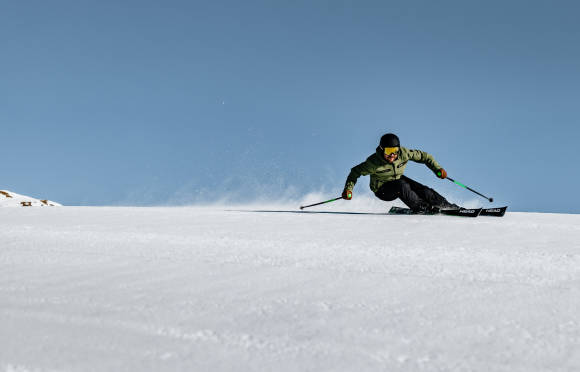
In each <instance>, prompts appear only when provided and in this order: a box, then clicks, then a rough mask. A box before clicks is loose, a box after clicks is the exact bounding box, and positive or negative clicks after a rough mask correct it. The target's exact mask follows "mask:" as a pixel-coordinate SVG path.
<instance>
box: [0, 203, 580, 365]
mask: <svg viewBox="0 0 580 372" xmlns="http://www.w3.org/2000/svg"><path fill="white" fill-rule="evenodd" d="M352 206H357V204H356V203H354V204H353V203H352V202H351V204H348V202H343V201H340V202H339V203H335V204H334V205H327V206H323V207H317V208H314V209H312V210H311V212H316V211H325V212H328V211H334V212H338V211H341V210H349V208H354V207H352ZM359 206H360V204H359ZM296 207H297V205H291V206H277V207H276V206H275V207H272V206H258V207H256V206H251V207H240V206H235V207H231V206H230V207H215V206H214V207H203V208H202V207H188V208H89V207H63V208H3V209H0V221H1V224H2V226H1V228H0V268H1V269H0V292H1V293H0V371H522V372H523V371H525V372H530V371H579V370H580V216H579V215H558V214H534V213H508V214H507V215H506V216H505V217H504V218H493V217H479V218H476V219H469V218H461V217H446V216H387V215H378V214H343V213H297V212H298V211H297V208H296ZM386 208H387V205H386V204H381V207H380V209H378V210H377V208H374V207H373V208H370V211H371V212H378V211H384V210H385V209H386ZM362 211H364V209H363V210H362Z"/></svg>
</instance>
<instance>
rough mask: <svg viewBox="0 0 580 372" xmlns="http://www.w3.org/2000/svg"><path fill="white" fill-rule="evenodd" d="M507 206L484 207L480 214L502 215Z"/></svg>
mask: <svg viewBox="0 0 580 372" xmlns="http://www.w3.org/2000/svg"><path fill="white" fill-rule="evenodd" d="M507 208H508V207H507V206H506V207H500V208H485V209H482V210H481V213H480V214H479V215H480V216H491V217H503V215H504V214H505V211H506V209H507Z"/></svg>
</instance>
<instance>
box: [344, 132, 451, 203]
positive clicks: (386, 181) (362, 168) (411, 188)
mask: <svg viewBox="0 0 580 372" xmlns="http://www.w3.org/2000/svg"><path fill="white" fill-rule="evenodd" d="M409 160H412V161H414V162H417V163H423V164H425V165H426V166H427V167H428V168H429V169H431V170H432V171H433V172H434V173H435V175H436V176H437V177H439V178H441V179H444V178H446V177H447V172H445V169H443V167H441V166H440V165H439V163H437V162H436V161H435V159H434V158H433V156H432V155H430V154H428V153H426V152H424V151H420V150H410V149H407V148H405V147H402V146H401V145H400V142H399V137H397V136H396V135H394V134H392V133H387V134H385V135H384V136H382V137H381V141H380V143H379V146H378V147H377V150H376V152H375V153H374V154H372V155H371V156H369V157H368V158H367V160H366V161H364V162H363V163H360V164H359V165H357V166H355V167H354V168H352V169H351V171H350V174H349V175H348V177H347V179H346V184H345V185H344V191H343V192H342V197H343V198H344V199H346V200H351V199H352V189H353V188H354V185H355V184H356V181H357V180H358V178H359V177H360V176H367V175H370V176H371V180H370V188H371V190H372V191H373V192H374V193H375V195H376V197H377V198H379V199H381V200H384V201H392V200H395V199H397V198H400V199H401V201H402V202H403V203H405V204H406V205H407V206H408V207H409V208H411V209H412V210H413V211H414V212H416V213H436V212H438V211H440V210H442V209H459V208H460V207H459V206H457V205H455V204H452V203H449V202H448V201H447V199H445V198H444V197H443V196H441V195H440V194H439V193H437V192H436V191H435V190H433V189H431V188H429V187H427V186H425V185H422V184H420V183H419V182H417V181H414V180H412V179H410V178H409V177H406V176H404V175H403V173H404V172H405V167H406V166H407V162H408V161H409Z"/></svg>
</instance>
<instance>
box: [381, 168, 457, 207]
mask: <svg viewBox="0 0 580 372" xmlns="http://www.w3.org/2000/svg"><path fill="white" fill-rule="evenodd" d="M375 195H376V196H377V198H379V199H381V200H384V201H392V200H395V199H397V198H399V199H401V201H402V202H403V203H405V204H406V205H407V206H408V207H409V208H411V209H412V210H414V211H424V210H427V209H429V208H430V207H431V206H434V207H438V208H450V207H453V206H454V205H453V204H451V203H449V202H448V201H447V199H445V198H444V197H443V196H441V194H439V193H438V192H437V191H435V190H433V189H431V188H429V187H427V186H425V185H422V184H420V183H419V182H417V181H414V180H412V179H410V178H409V177H405V176H401V178H399V179H398V180H394V181H390V182H385V183H384V184H383V185H382V186H381V187H380V188H379V189H378V190H377V192H375Z"/></svg>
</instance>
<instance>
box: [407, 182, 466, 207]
mask: <svg viewBox="0 0 580 372" xmlns="http://www.w3.org/2000/svg"><path fill="white" fill-rule="evenodd" d="M401 178H405V181H406V182H407V183H408V184H409V186H410V187H411V189H412V190H413V191H414V192H415V193H417V195H419V197H420V198H421V199H423V200H424V201H426V202H427V203H429V205H432V206H434V207H437V208H459V206H457V205H456V204H452V203H450V202H449V201H448V200H447V199H445V198H444V197H443V196H442V195H441V194H439V193H438V192H437V191H435V190H433V189H432V188H430V187H427V186H425V185H423V184H421V183H419V182H417V181H414V180H412V179H410V178H408V177H405V176H402V177H401Z"/></svg>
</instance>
